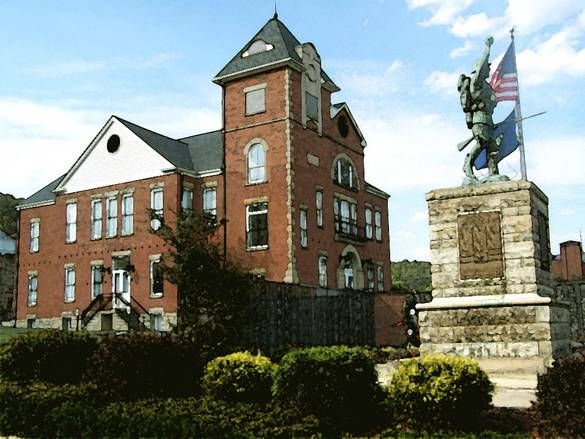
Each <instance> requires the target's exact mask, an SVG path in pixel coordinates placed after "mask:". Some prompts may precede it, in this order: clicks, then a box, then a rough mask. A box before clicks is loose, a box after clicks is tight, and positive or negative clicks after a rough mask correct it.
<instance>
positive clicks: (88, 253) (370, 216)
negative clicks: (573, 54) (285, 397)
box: [16, 16, 390, 330]
mask: <svg viewBox="0 0 585 439" xmlns="http://www.w3.org/2000/svg"><path fill="white" fill-rule="evenodd" d="M213 81H214V82H215V83H216V84H218V85H220V86H221V87H222V91H223V99H222V105H223V108H222V112H223V118H222V119H223V127H222V129H221V130H219V131H214V132H210V133H204V134H199V135H195V136H191V137H185V138H180V139H171V138H169V137H166V136H163V135H161V134H157V133H155V132H152V131H150V130H148V129H145V128H142V127H139V126H137V125H135V124H132V123H130V122H128V121H125V120H123V119H121V118H119V117H116V116H112V117H111V118H110V119H109V120H108V122H107V123H106V124H105V125H104V127H103V128H102V129H101V130H100V132H99V133H98V134H97V136H96V137H95V138H94V139H93V140H92V141H91V143H90V144H89V146H88V147H87V149H86V150H85V151H84V153H83V154H82V155H81V157H79V158H78V159H77V161H76V162H75V163H74V164H73V166H72V167H71V169H70V170H69V171H68V172H67V173H66V174H65V175H63V176H61V177H59V178H57V179H56V180H55V181H53V182H52V183H50V184H49V185H47V186H46V187H45V188H43V189H41V190H40V191H38V192H37V193H35V194H34V195H32V196H31V197H29V198H28V199H27V200H26V201H25V202H24V203H23V204H22V205H21V206H20V239H19V244H18V248H19V270H18V281H17V282H18V294H17V299H16V308H17V319H18V324H19V325H21V326H24V325H29V326H37V327H43V326H44V327H48V326H50V327H74V326H81V327H86V328H88V329H100V328H102V329H108V328H112V327H114V328H117V327H120V328H123V327H124V325H129V324H130V323H134V324H141V325H144V326H146V327H152V328H156V329H163V330H164V329H168V328H169V327H170V326H172V325H173V324H174V323H175V321H176V307H177V295H176V290H175V289H174V286H173V285H171V284H169V283H168V282H166V281H163V280H162V277H161V273H160V267H159V265H158V264H159V261H160V258H161V255H162V254H164V252H165V251H166V250H167V248H166V247H165V244H164V243H163V241H162V240H161V239H160V238H159V237H158V236H157V235H156V234H155V233H152V229H156V228H157V227H158V223H157V221H156V220H154V221H152V220H151V218H150V215H149V212H148V209H152V210H154V211H156V212H157V213H159V214H161V215H162V216H163V218H164V220H165V221H167V222H168V221H171V222H172V221H173V219H174V218H175V216H176V212H179V211H180V210H181V209H185V208H193V209H195V210H198V211H201V210H205V211H207V212H208V213H211V214H213V215H215V216H216V218H217V221H218V223H219V224H221V230H220V232H219V236H220V237H221V241H222V242H220V245H221V246H222V248H223V250H224V251H225V252H226V253H227V257H228V258H230V259H232V260H237V261H238V262H239V263H240V264H241V265H243V266H245V267H247V268H248V269H249V270H250V271H251V272H253V273H256V274H258V275H261V276H264V277H265V278H266V279H267V280H271V281H276V282H286V283H297V284H302V285H314V286H321V287H328V288H352V289H367V290H372V291H380V292H381V291H389V289H390V254H389V236H388V207H387V206H388V197H389V196H388V195H387V194H386V193H384V192H383V191H381V190H379V189H377V188H375V187H374V186H372V185H370V184H368V183H367V182H366V180H365V174H364V151H365V147H366V141H365V139H364V136H363V135H362V133H361V131H360V129H359V127H358V125H357V123H356V121H355V120H354V118H353V116H352V114H351V112H350V110H349V107H348V106H347V104H345V103H332V101H331V97H332V94H333V93H334V92H336V91H338V90H339V88H338V87H337V85H335V83H334V82H333V81H332V80H331V78H329V76H328V75H327V74H326V73H325V71H324V70H323V69H322V68H321V58H320V56H319V54H318V52H317V50H316V48H315V46H314V45H313V44H311V43H305V44H301V43H300V42H299V41H298V40H297V39H296V38H295V37H294V36H293V35H292V33H291V32H290V31H289V30H288V29H287V28H286V26H285V25H284V24H283V23H282V22H281V21H280V20H278V18H277V17H276V16H275V17H274V18H272V19H271V20H269V21H268V22H267V23H266V24H265V25H264V27H263V28H262V29H261V30H260V31H259V32H258V33H257V34H256V35H255V36H254V37H253V38H252V39H251V40H250V41H249V42H248V43H247V44H246V45H245V46H244V47H243V48H242V49H241V50H240V51H239V52H238V53H237V54H236V55H235V56H234V58H233V59H232V60H231V61H230V62H229V63H228V64H227V65H226V66H225V67H224V68H223V69H222V70H221V71H220V72H219V73H218V74H217V75H216V77H215V78H213ZM112 292H114V293H116V294H115V295H112ZM108 301H110V302H112V301H113V305H114V306H113V308H114V309H112V310H109V311H108V310H107V307H106V306H105V305H106V302H108ZM120 310H122V311H125V312H118V311H120ZM132 319H134V321H132ZM126 327H127V326H126Z"/></svg>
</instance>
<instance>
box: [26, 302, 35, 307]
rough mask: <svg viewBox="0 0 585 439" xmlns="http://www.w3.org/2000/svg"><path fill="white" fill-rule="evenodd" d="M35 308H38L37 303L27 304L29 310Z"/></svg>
mask: <svg viewBox="0 0 585 439" xmlns="http://www.w3.org/2000/svg"><path fill="white" fill-rule="evenodd" d="M35 306H37V303H36V302H35V303H27V304H26V307H27V308H34V307H35Z"/></svg>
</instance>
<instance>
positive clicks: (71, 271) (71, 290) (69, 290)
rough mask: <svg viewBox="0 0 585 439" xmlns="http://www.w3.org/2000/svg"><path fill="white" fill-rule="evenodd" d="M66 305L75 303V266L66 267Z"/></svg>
mask: <svg viewBox="0 0 585 439" xmlns="http://www.w3.org/2000/svg"><path fill="white" fill-rule="evenodd" d="M64 300H65V303H71V302H75V266H69V267H65V291H64Z"/></svg>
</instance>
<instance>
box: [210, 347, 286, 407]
mask: <svg viewBox="0 0 585 439" xmlns="http://www.w3.org/2000/svg"><path fill="white" fill-rule="evenodd" d="M274 369H275V366H274V364H272V362H271V361H270V359H269V358H267V357H264V356H262V355H252V354H250V353H249V352H235V353H233V354H230V355H226V356H225V357H218V358H215V359H213V360H211V361H210V362H209V363H207V366H206V367H205V373H204V375H203V389H204V390H205V393H206V394H207V395H208V396H210V397H212V398H217V399H223V400H226V401H240V402H257V403H266V402H268V401H270V399H271V396H272V395H271V387H272V373H273V371H274Z"/></svg>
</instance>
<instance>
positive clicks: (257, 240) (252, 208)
mask: <svg viewBox="0 0 585 439" xmlns="http://www.w3.org/2000/svg"><path fill="white" fill-rule="evenodd" d="M246 244H247V248H248V249H251V250H254V249H263V248H266V247H268V204H266V203H257V204H250V205H248V206H246Z"/></svg>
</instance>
